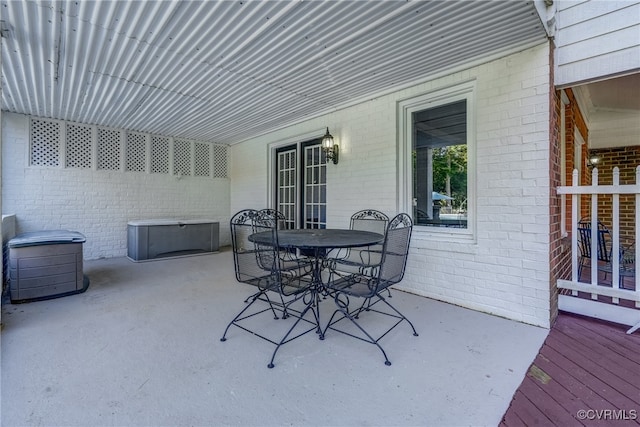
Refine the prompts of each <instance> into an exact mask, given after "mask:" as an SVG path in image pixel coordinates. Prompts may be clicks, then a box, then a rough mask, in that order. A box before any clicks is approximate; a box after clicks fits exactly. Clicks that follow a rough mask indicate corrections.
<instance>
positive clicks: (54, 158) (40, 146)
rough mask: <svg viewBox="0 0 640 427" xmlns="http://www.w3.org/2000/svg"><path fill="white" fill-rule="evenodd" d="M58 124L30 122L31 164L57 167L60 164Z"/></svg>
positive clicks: (40, 121)
mask: <svg viewBox="0 0 640 427" xmlns="http://www.w3.org/2000/svg"><path fill="white" fill-rule="evenodd" d="M60 145H61V144H60V124H59V123H57V122H52V121H47V120H32V121H31V155H30V159H31V164H32V165H34V166H58V165H59V164H60V160H59V159H60Z"/></svg>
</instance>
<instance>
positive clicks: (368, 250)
mask: <svg viewBox="0 0 640 427" xmlns="http://www.w3.org/2000/svg"><path fill="white" fill-rule="evenodd" d="M388 224H389V217H388V216H387V215H386V214H384V213H383V212H380V211H377V210H375V209H365V210H361V211H358V212H356V213H354V214H353V215H352V216H351V221H350V224H349V228H350V229H351V230H361V231H372V232H374V233H379V234H381V235H383V236H384V234H385V233H386V231H387V226H388ZM381 255H382V243H380V244H376V245H370V246H367V247H364V248H344V249H334V250H332V251H331V252H330V253H329V254H328V255H327V258H329V259H334V260H339V263H338V264H337V265H335V267H338V266H340V267H342V268H343V269H345V270H346V271H353V269H354V268H355V269H358V268H360V266H361V265H362V264H379V263H380V258H381ZM389 296H391V294H390V293H389Z"/></svg>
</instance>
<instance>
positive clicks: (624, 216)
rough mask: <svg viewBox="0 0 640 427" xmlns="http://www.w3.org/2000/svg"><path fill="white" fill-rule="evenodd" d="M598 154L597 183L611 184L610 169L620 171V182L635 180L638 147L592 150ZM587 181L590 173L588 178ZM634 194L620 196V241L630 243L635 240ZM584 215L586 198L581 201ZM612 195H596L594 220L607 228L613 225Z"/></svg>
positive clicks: (588, 213)
mask: <svg viewBox="0 0 640 427" xmlns="http://www.w3.org/2000/svg"><path fill="white" fill-rule="evenodd" d="M593 153H595V154H597V155H598V156H600V158H601V161H600V164H599V165H598V183H599V184H602V185H611V184H613V168H614V167H616V166H617V167H618V169H619V170H620V184H635V183H636V167H637V166H639V165H640V146H633V147H622V148H608V149H600V150H593ZM588 178H589V181H588V182H591V176H589V177H588ZM634 202H635V196H634V195H632V194H629V195H621V196H620V243H622V244H623V245H628V244H632V243H633V242H634V240H635V235H636V230H635V203H634ZM585 205H586V208H587V215H590V208H591V205H590V201H589V203H585ZM612 210H613V196H611V195H601V196H598V219H599V220H600V221H602V223H604V225H606V226H607V227H608V228H609V229H611V227H612V226H613V212H612Z"/></svg>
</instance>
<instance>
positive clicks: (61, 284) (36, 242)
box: [7, 230, 89, 302]
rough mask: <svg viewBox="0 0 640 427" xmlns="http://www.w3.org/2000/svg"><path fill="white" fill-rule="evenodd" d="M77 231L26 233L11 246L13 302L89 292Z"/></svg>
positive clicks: (10, 264)
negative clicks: (83, 270)
mask: <svg viewBox="0 0 640 427" xmlns="http://www.w3.org/2000/svg"><path fill="white" fill-rule="evenodd" d="M85 241H86V238H85V237H84V235H82V234H81V233H78V232H77V231H67V230H44V231H33V232H29V233H22V234H19V235H17V236H15V237H14V238H12V239H11V240H9V242H8V243H7V247H8V249H9V295H10V299H11V302H26V301H34V300H41V299H49V298H58V297H63V296H67V295H73V294H77V293H80V292H84V291H86V290H87V287H88V286H89V279H88V278H87V277H85V276H84V274H83V272H82V265H83V264H82V245H83V243H84V242H85Z"/></svg>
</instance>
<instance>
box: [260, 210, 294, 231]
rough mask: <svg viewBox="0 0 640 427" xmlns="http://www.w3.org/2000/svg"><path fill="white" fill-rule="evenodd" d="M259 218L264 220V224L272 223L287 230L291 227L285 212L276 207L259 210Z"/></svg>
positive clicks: (279, 228)
mask: <svg viewBox="0 0 640 427" xmlns="http://www.w3.org/2000/svg"><path fill="white" fill-rule="evenodd" d="M257 218H258V219H259V220H260V221H262V222H263V224H270V225H272V226H274V227H277V228H278V230H286V229H288V228H289V226H288V224H289V223H288V222H287V218H286V217H285V216H284V214H283V213H282V212H280V211H278V210H276V209H262V210H260V211H258V216H257Z"/></svg>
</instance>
